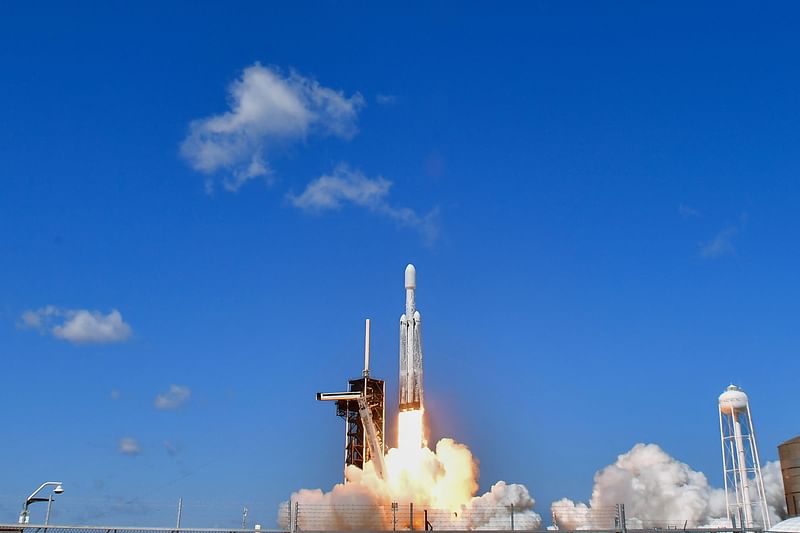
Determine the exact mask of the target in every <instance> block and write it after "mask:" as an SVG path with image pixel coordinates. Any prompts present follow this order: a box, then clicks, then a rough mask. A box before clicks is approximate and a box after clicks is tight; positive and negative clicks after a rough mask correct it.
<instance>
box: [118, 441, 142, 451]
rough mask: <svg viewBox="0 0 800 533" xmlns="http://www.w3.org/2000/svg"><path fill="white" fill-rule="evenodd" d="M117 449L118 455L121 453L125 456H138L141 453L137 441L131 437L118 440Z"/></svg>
mask: <svg viewBox="0 0 800 533" xmlns="http://www.w3.org/2000/svg"><path fill="white" fill-rule="evenodd" d="M118 449H119V453H123V454H125V455H139V454H140V453H141V451H142V447H141V446H140V445H139V441H137V440H136V439H134V438H133V437H122V438H121V439H119V446H118Z"/></svg>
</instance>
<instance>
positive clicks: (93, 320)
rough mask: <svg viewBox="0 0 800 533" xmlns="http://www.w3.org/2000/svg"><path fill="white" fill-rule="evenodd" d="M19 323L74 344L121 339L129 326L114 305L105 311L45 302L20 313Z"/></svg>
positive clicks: (129, 334)
mask: <svg viewBox="0 0 800 533" xmlns="http://www.w3.org/2000/svg"><path fill="white" fill-rule="evenodd" d="M18 325H19V327H21V328H32V329H37V330H39V331H40V332H42V333H50V334H51V335H53V336H54V337H56V338H59V339H62V340H65V341H69V342H72V343H75V344H88V343H108V342H121V341H124V340H126V339H127V338H128V337H130V336H131V327H130V325H128V324H127V323H125V321H124V320H123V319H122V314H121V313H120V312H119V311H117V310H116V309H112V310H111V312H110V313H108V314H107V315H104V314H103V313H102V312H100V311H89V310H87V309H61V308H58V307H55V306H53V305H48V306H46V307H42V308H40V309H37V310H28V311H25V312H24V313H22V315H21V317H20V322H19V324H18Z"/></svg>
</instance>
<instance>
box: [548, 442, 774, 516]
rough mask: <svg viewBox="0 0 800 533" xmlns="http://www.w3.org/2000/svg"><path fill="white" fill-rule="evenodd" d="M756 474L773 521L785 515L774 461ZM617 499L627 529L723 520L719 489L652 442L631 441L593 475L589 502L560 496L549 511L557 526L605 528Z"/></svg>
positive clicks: (722, 506) (723, 492) (723, 499)
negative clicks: (624, 451)
mask: <svg viewBox="0 0 800 533" xmlns="http://www.w3.org/2000/svg"><path fill="white" fill-rule="evenodd" d="M762 475H763V478H764V485H765V488H766V495H767V504H768V507H769V512H770V520H771V521H772V523H775V522H776V521H777V520H779V517H780V516H781V515H782V514H785V511H784V504H783V481H782V479H781V473H780V465H779V463H778V462H777V461H775V462H771V463H767V464H766V465H765V466H764V467H763V468H762ZM618 503H624V504H625V513H626V516H627V520H628V521H627V524H628V527H632V528H641V527H674V526H681V527H682V526H684V525H686V526H687V527H700V526H713V525H719V526H721V525H727V518H726V512H725V491H724V490H723V489H718V488H713V487H711V486H710V485H709V483H708V479H706V476H705V474H703V473H702V472H697V471H695V470H692V468H691V467H689V465H687V464H685V463H682V462H680V461H678V460H677V459H675V458H673V457H671V456H670V455H668V454H667V453H666V452H664V450H662V449H661V448H660V447H659V446H658V445H656V444H637V445H635V446H634V447H633V448H631V450H630V451H628V452H627V453H624V454H622V455H620V456H619V457H617V460H616V462H615V463H614V464H611V465H609V466H607V467H605V468H603V469H602V470H600V471H599V472H598V473H597V474H595V476H594V487H593V489H592V498H591V501H590V503H589V505H586V504H585V503H575V502H573V501H572V500H569V499H567V498H564V499H562V500H559V501H557V502H554V503H553V504H552V506H551V511H552V513H553V519H554V522H555V524H556V525H557V526H558V527H559V528H561V529H590V528H609V527H613V521H614V511H613V508H614V506H615V505H616V504H618Z"/></svg>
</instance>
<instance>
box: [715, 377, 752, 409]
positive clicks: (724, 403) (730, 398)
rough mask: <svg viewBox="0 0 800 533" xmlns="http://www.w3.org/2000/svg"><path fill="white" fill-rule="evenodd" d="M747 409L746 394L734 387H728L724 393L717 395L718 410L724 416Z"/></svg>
mask: <svg viewBox="0 0 800 533" xmlns="http://www.w3.org/2000/svg"><path fill="white" fill-rule="evenodd" d="M745 407H747V394H745V393H744V391H743V390H742V389H740V388H739V387H737V386H736V385H733V384H731V385H728V388H727V389H725V392H723V393H722V394H720V395H719V409H720V411H722V414H724V415H733V414H734V412H736V411H742V410H744V408H745Z"/></svg>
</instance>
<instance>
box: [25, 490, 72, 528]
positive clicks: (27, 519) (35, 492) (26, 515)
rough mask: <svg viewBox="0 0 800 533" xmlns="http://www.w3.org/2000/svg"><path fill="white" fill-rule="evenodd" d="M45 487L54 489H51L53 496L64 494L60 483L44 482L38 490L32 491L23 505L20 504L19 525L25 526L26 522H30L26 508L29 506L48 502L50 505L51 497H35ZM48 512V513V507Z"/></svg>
mask: <svg viewBox="0 0 800 533" xmlns="http://www.w3.org/2000/svg"><path fill="white" fill-rule="evenodd" d="M46 487H55V488H54V489H53V494H62V493H63V492H64V487H62V486H61V482H60V481H45V482H44V483H42V484H41V485H39V488H38V489H36V490H35V491H33V492H32V493H31V495H30V496H28V497H27V498H26V499H25V503H24V504H22V512H21V513H19V523H20V524H27V523H28V522H30V519H31V517H30V514H29V513H28V506H30V504H32V503H35V502H50V503H52V496H50V497H49V498H37V497H36V495H37V494H39V493H40V492H42V491H43V490H44V489H45V488H46ZM48 511H49V505H48ZM48 514H49V513H48ZM48 518H49V517H48Z"/></svg>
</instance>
